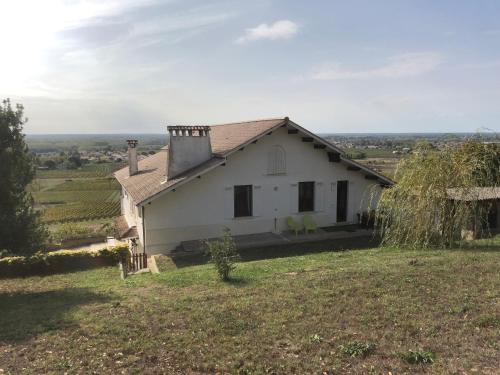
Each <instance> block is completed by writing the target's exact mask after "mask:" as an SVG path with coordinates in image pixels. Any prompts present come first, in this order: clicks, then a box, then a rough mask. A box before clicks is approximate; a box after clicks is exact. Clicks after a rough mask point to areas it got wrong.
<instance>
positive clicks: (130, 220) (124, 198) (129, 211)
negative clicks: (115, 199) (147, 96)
mask: <svg viewBox="0 0 500 375" xmlns="http://www.w3.org/2000/svg"><path fill="white" fill-rule="evenodd" d="M140 210H141V207H137V206H136V205H135V204H134V203H133V201H132V199H131V197H130V195H129V194H128V193H127V191H126V190H125V189H123V188H122V194H121V214H122V215H123V216H124V217H125V220H126V221H127V224H128V226H129V227H134V226H135V227H136V228H137V233H138V234H139V243H140V244H142V243H144V242H143V231H142V217H141V212H140Z"/></svg>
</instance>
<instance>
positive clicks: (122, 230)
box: [115, 215, 137, 240]
mask: <svg viewBox="0 0 500 375" xmlns="http://www.w3.org/2000/svg"><path fill="white" fill-rule="evenodd" d="M115 236H116V238H118V239H119V240H121V239H123V238H133V237H137V228H136V227H129V226H128V224H127V220H125V216H123V215H122V216H118V217H117V218H116V219H115Z"/></svg>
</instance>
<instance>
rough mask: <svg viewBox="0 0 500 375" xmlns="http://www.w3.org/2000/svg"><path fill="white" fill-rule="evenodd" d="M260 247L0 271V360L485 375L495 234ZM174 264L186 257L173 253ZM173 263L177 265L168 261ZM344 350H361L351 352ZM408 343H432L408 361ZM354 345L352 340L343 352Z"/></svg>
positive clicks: (47, 367) (67, 366)
mask: <svg viewBox="0 0 500 375" xmlns="http://www.w3.org/2000/svg"><path fill="white" fill-rule="evenodd" d="M333 245H334V244H333V243H328V242H325V243H319V244H315V245H306V244H301V245H293V246H289V247H287V248H280V249H278V248H269V249H260V251H259V253H261V254H267V255H268V256H276V255H279V256H281V258H276V259H267V260H259V261H252V262H246V263H241V264H239V265H238V268H237V269H236V271H235V273H234V278H233V280H232V282H230V283H222V282H220V281H218V280H217V278H216V274H215V271H214V270H213V266H212V265H198V266H187V267H183V268H176V262H166V261H164V262H162V263H161V266H162V267H163V269H164V270H165V271H166V272H164V273H162V274H159V275H149V274H143V275H136V276H132V277H130V278H128V279H127V280H126V281H122V280H120V279H119V278H118V270H117V268H115V267H113V268H104V269H98V270H92V271H85V272H76V273H67V274H62V275H54V276H49V277H43V278H40V277H30V278H25V279H12V280H0V291H1V292H0V327H2V329H1V330H0V368H1V369H2V370H3V372H4V373H12V374H18V373H27V374H40V373H68V374H77V373H81V374H87V373H99V374H138V373H140V374H156V373H158V374H160V373H178V374H202V373H203V374H206V373H209V374H213V373H220V374H222V373H234V374H262V373H274V374H294V373H297V374H324V373H326V374H372V373H373V374H388V373H392V374H417V373H429V374H472V373H478V374H498V373H499V371H500V367H499V362H498V358H500V344H499V343H500V313H499V311H500V308H499V307H500V306H499V304H500V278H499V277H498V275H499V273H500V238H497V239H496V242H476V243H475V244H474V245H471V246H470V248H464V249H460V250H459V249H457V250H449V251H441V250H433V251H422V252H412V251H399V250H390V249H370V250H351V251H343V252H329V251H326V252H317V253H312V254H308V255H304V254H303V255H295V256H290V257H286V254H287V253H286V251H290V252H293V253H295V254H297V253H300V252H303V251H305V250H314V251H319V250H328V249H329V248H331V247H332V246H333ZM183 264H186V259H185V260H184V263H183ZM177 265H179V263H178V262H177ZM349 348H351V349H352V348H369V350H364V353H365V355H364V356H363V355H359V356H357V357H351V356H350V355H349V354H348V353H352V351H349V350H348V349H349ZM409 350H413V351H423V352H432V353H433V354H434V355H435V362H434V363H433V364H412V363H410V362H411V357H410V356H408V353H409ZM354 352H356V351H354Z"/></svg>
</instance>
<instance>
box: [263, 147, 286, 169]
mask: <svg viewBox="0 0 500 375" xmlns="http://www.w3.org/2000/svg"><path fill="white" fill-rule="evenodd" d="M285 173H286V157H285V150H283V147H281V146H277V145H276V146H273V147H272V148H271V149H270V150H269V152H268V154H267V174H268V175H277V174H285Z"/></svg>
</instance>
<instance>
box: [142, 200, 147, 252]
mask: <svg viewBox="0 0 500 375" xmlns="http://www.w3.org/2000/svg"><path fill="white" fill-rule="evenodd" d="M141 211H142V215H141V216H142V252H143V253H146V226H145V225H146V224H145V220H144V214H145V213H146V207H144V206H141Z"/></svg>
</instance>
